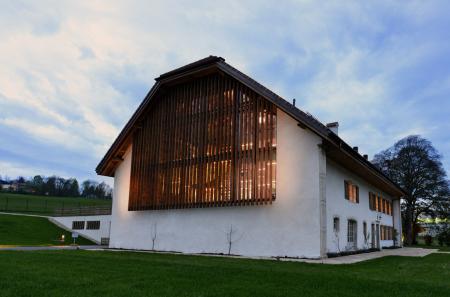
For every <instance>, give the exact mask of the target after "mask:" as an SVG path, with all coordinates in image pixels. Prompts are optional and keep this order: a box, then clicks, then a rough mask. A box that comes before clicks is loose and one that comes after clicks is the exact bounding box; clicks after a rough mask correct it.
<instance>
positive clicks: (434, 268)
mask: <svg viewBox="0 0 450 297" xmlns="http://www.w3.org/2000/svg"><path fill="white" fill-rule="evenodd" d="M0 292H1V296H3V297H7V296H67V297H70V296H102V297H105V296H133V297H137V296H177V297H178V296H251V297H254V296H257V297H261V296H333V297H336V296H358V297H360V296H376V297H379V296H409V297H414V296H420V297H424V296H449V292H450V255H446V254H432V255H429V256H427V257H424V258H412V257H411V258H410V257H385V258H382V259H376V260H372V261H367V262H363V263H358V264H352V265H320V264H306V263H295V262H280V261H265V260H245V259H232V258H220V257H202V256H184V255H169V254H149V253H133V252H101V251H41V252H11V251H3V252H0Z"/></svg>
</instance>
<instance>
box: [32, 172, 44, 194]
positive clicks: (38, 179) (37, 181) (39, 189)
mask: <svg viewBox="0 0 450 297" xmlns="http://www.w3.org/2000/svg"><path fill="white" fill-rule="evenodd" d="M31 188H32V189H33V190H34V192H35V193H36V194H43V191H44V178H43V177H42V176H40V175H36V176H35V177H33V180H32V181H31Z"/></svg>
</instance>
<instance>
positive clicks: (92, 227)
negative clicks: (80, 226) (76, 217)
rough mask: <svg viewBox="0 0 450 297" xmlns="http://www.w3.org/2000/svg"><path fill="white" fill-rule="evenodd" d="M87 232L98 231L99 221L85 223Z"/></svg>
mask: <svg viewBox="0 0 450 297" xmlns="http://www.w3.org/2000/svg"><path fill="white" fill-rule="evenodd" d="M86 229H87V230H98V229H100V221H87V225H86Z"/></svg>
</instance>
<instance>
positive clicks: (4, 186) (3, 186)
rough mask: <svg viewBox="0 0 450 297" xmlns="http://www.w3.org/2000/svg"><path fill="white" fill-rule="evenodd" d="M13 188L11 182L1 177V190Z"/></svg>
mask: <svg viewBox="0 0 450 297" xmlns="http://www.w3.org/2000/svg"><path fill="white" fill-rule="evenodd" d="M10 188H11V183H10V182H8V181H6V180H1V179H0V190H3V191H8V190H9V189H10Z"/></svg>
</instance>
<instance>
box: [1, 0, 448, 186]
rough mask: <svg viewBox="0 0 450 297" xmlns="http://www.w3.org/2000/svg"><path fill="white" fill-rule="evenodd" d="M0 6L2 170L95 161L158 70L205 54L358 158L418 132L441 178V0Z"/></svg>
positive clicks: (58, 169)
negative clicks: (437, 157) (331, 126)
mask: <svg viewBox="0 0 450 297" xmlns="http://www.w3.org/2000/svg"><path fill="white" fill-rule="evenodd" d="M0 1H1V3H0V4H1V9H0V65H1V66H0V175H2V176H3V177H4V176H8V177H10V178H14V177H16V176H18V175H22V176H27V177H28V176H29V177H31V176H34V175H36V174H41V175H45V176H50V175H53V174H56V175H60V176H63V177H66V178H68V177H76V178H78V179H80V180H84V179H87V178H90V179H96V180H99V181H101V180H104V181H106V182H108V183H109V184H112V179H111V178H104V177H99V176H97V175H96V174H95V171H94V169H95V167H96V165H97V164H98V162H99V161H100V159H101V158H102V157H103V155H104V154H105V152H106V151H107V149H108V148H109V146H110V145H111V144H112V142H113V141H114V139H115V138H116V136H117V135H118V133H119V132H120V131H121V129H122V128H123V126H124V125H125V124H126V122H127V121H128V119H129V118H130V117H131V115H132V113H133V112H134V110H135V109H136V108H137V106H138V105H139V104H140V102H141V101H142V100H143V98H144V97H145V95H146V94H147V92H148V91H149V90H150V88H151V86H152V85H153V83H154V78H155V77H157V76H159V75H160V74H161V73H164V72H167V71H169V70H171V69H173V68H176V67H180V66H183V65H184V64H187V63H190V62H193V61H195V60H198V59H201V58H203V57H206V56H208V55H217V56H222V57H224V58H225V59H226V62H228V63H229V64H231V65H233V66H234V67H236V68H238V69H239V70H241V71H243V72H244V73H246V74H248V75H250V76H251V77H252V78H254V79H256V80H257V81H259V82H260V83H262V84H263V85H265V86H266V87H268V88H269V89H271V90H273V91H274V92H276V93H277V94H279V95H280V96H282V97H283V98H285V99H287V100H288V101H292V99H293V98H295V99H296V105H297V106H298V107H299V108H301V109H302V110H304V111H307V112H310V113H311V114H313V115H314V116H315V117H317V118H318V119H319V120H321V121H322V122H323V123H327V122H334V121H338V122H339V124H340V126H339V135H340V136H341V137H342V138H343V139H344V140H345V141H347V142H348V143H349V144H350V145H352V146H359V151H360V153H361V154H366V153H367V154H369V158H372V157H373V156H374V154H376V153H378V152H380V151H382V150H384V149H387V148H388V147H390V146H392V145H393V144H394V143H395V142H396V141H397V140H400V139H401V138H403V137H405V136H408V135H411V134H419V135H421V136H422V137H425V138H427V139H429V140H430V141H431V142H432V143H433V145H434V146H435V147H436V149H437V150H438V151H439V152H440V153H441V154H442V155H443V164H444V167H445V169H446V171H447V173H450V137H449V136H450V133H449V131H450V119H449V118H450V30H449V28H450V2H449V1H397V2H394V1H262V0H258V1H244V0H239V1H233V0H232V1H212V0H207V1H202V0H198V1H170V0H169V1H167V0H166V1H158V2H156V1H155V2H153V1H131V0H127V1H112V0H110V1H92V0H91V1H47V0H41V1H20V0H15V1H5V0H0Z"/></svg>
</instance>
